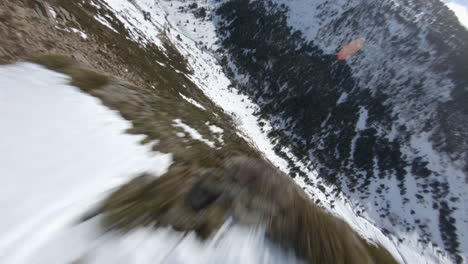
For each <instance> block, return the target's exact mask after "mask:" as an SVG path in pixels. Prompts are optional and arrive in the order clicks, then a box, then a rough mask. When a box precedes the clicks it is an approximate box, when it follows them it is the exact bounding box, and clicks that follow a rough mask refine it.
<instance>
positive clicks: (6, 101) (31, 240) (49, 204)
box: [0, 63, 301, 264]
mask: <svg viewBox="0 0 468 264" xmlns="http://www.w3.org/2000/svg"><path fill="white" fill-rule="evenodd" d="M68 81H69V78H68V77H67V76H66V75H63V74H59V73H56V72H53V71H50V70H47V69H45V68H43V67H41V66H38V65H35V64H31V63H18V64H14V65H8V66H0V117H1V120H2V121H3V122H2V130H1V132H0V148H1V149H2V152H1V161H0V168H2V180H3V182H2V185H1V186H2V187H0V188H1V191H0V208H1V209H2V217H1V220H0V263H8V264H9V263H14V264H23V263H24V264H30V263H38V264H50V263H57V264H63V263H71V262H74V261H84V263H87V264H88V263H89V264H91V263H96V264H97V263H126V264H132V263H135V264H146V263H148V264H150V263H151V264H153V263H171V264H173V263H195V264H198V263H199V264H206V263H213V264H216V263H231V264H237V263H247V264H256V263H277V264H280V263H301V262H300V261H298V260H297V259H296V258H295V257H294V255H293V254H292V253H287V252H283V251H282V250H280V249H279V248H277V247H276V246H275V245H272V244H271V243H269V242H268V241H266V240H265V237H264V233H263V230H252V229H248V228H246V227H242V226H238V225H236V224H233V223H232V221H230V220H228V221H226V223H225V225H224V226H223V227H222V228H221V229H220V231H219V232H218V233H217V234H216V235H215V236H214V237H213V238H212V239H210V240H208V241H207V242H205V243H202V242H201V241H200V240H198V239H197V238H196V236H195V234H193V233H190V234H188V235H186V236H184V235H182V234H181V233H178V232H175V231H173V230H171V229H170V228H167V229H158V230H156V231H155V230H154V229H150V228H147V229H145V228H140V229H137V230H134V231H132V232H130V233H127V234H125V235H122V234H116V233H104V232H103V230H101V228H100V225H99V220H100V217H96V218H92V219H91V220H88V221H86V222H83V223H80V222H79V219H80V218H81V217H83V215H84V214H85V213H86V212H88V211H89V210H92V209H93V208H94V207H95V206H96V205H97V204H98V203H99V201H100V200H102V199H103V198H104V197H105V196H106V195H107V194H108V193H109V191H112V190H113V188H115V187H117V186H119V185H120V184H123V183H125V182H127V181H128V180H129V179H130V178H131V177H133V176H137V175H138V173H141V172H144V171H148V172H152V173H154V174H155V175H161V174H163V173H164V172H166V171H167V169H168V167H169V166H170V164H171V162H172V156H171V155H170V154H162V153H157V152H151V151H150V146H148V145H146V146H144V145H141V144H139V141H140V140H141V139H142V138H143V137H142V136H135V135H128V134H124V133H123V132H124V130H125V129H127V128H129V127H130V124H129V123H128V122H127V121H125V120H124V119H123V118H121V117H120V116H119V115H118V114H117V113H116V112H114V111H112V110H109V109H107V108H106V107H105V106H103V105H102V104H101V103H100V102H99V100H98V99H96V98H94V97H92V96H90V95H87V94H85V93H82V92H81V91H79V89H78V88H76V87H73V86H70V85H68V84H67V83H68ZM212 129H213V130H214V131H215V132H216V133H220V132H222V131H220V128H217V127H214V126H213V127H212ZM79 263H81V262H79Z"/></svg>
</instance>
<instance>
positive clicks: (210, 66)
mask: <svg viewBox="0 0 468 264" xmlns="http://www.w3.org/2000/svg"><path fill="white" fill-rule="evenodd" d="M216 2H217V1H213V2H210V1H207V2H204V1H198V2H197V3H198V7H193V6H192V7H191V5H192V4H193V1H152V0H151V1H150V0H135V1H117V0H108V1H102V0H101V1H98V0H96V1H90V3H91V4H94V5H95V6H96V8H97V9H109V11H111V12H112V14H114V15H115V16H113V15H108V16H106V15H104V14H105V13H106V12H102V13H100V14H103V15H101V16H100V17H95V19H96V21H99V23H102V24H103V25H105V26H106V27H108V28H109V27H110V28H112V29H111V30H112V31H113V32H118V33H117V34H122V28H121V27H120V26H119V25H124V28H125V31H126V32H130V34H129V35H128V38H129V39H131V40H132V41H136V42H137V43H139V44H140V45H141V46H143V47H145V46H149V45H151V43H154V44H155V45H156V46H157V47H158V48H160V49H161V50H166V54H167V55H168V56H170V55H171V53H170V52H169V51H167V48H168V46H167V45H165V43H167V41H169V42H171V43H173V45H175V46H176V47H177V50H178V51H179V52H180V53H181V54H183V56H184V57H185V58H186V59H187V61H188V64H189V68H190V71H184V70H181V69H179V68H177V67H175V68H174V67H173V65H172V64H170V63H168V62H167V61H164V60H158V61H155V62H154V63H155V65H154V66H155V67H156V66H157V65H160V66H162V67H167V68H171V70H172V69H173V70H174V71H175V72H178V73H179V74H181V75H184V76H186V77H187V78H188V79H190V80H191V81H193V83H195V84H197V86H198V88H200V89H201V90H202V91H203V92H204V93H205V94H206V95H207V96H208V97H209V98H211V99H212V100H213V101H214V102H215V103H217V104H218V105H219V106H221V107H222V108H224V109H225V110H226V112H228V113H230V114H232V115H233V116H234V117H236V118H235V119H237V126H238V128H239V130H240V131H239V135H241V136H242V137H244V138H245V139H247V140H248V141H249V142H250V143H251V144H252V145H253V146H256V147H257V148H258V149H260V150H261V151H262V152H263V153H264V155H265V156H266V157H268V158H269V159H270V160H271V161H272V162H273V163H274V164H275V165H276V166H278V167H280V168H281V169H282V170H284V171H285V172H290V173H291V175H294V174H299V175H305V176H306V177H296V178H295V180H296V182H297V183H298V184H299V185H300V186H302V187H303V188H304V189H305V190H306V191H307V193H308V194H309V195H310V196H311V198H313V199H315V200H316V202H317V203H320V204H321V205H322V206H323V207H325V208H327V209H329V210H330V211H332V212H333V213H335V214H337V215H339V216H341V217H343V218H344V219H345V220H346V221H347V222H348V223H350V224H351V225H352V226H353V228H354V229H355V230H357V231H358V232H359V233H360V234H361V235H363V236H364V237H366V238H369V239H372V240H373V241H375V242H377V243H379V244H381V245H384V246H385V247H386V248H387V249H388V250H389V251H390V252H391V253H392V254H393V255H394V256H395V258H396V259H398V260H399V261H400V262H401V263H450V259H448V258H447V256H446V255H444V254H442V253H438V251H440V248H438V247H432V246H431V245H428V246H426V245H424V244H423V243H420V242H419V241H418V240H419V239H421V234H420V233H418V232H415V231H411V232H408V231H407V230H404V229H400V228H398V226H397V227H396V228H393V229H392V228H390V230H391V231H392V232H393V234H386V231H385V229H383V228H386V227H387V226H389V227H392V225H391V224H389V223H388V222H386V220H385V219H384V220H381V219H379V217H378V216H377V215H376V214H375V212H373V211H370V212H362V205H361V206H359V205H358V204H356V203H357V201H359V200H360V198H359V197H352V194H349V195H346V196H343V195H341V194H340V195H338V196H336V197H335V196H332V195H330V193H333V192H334V189H335V187H334V186H329V185H327V184H325V183H324V181H323V178H321V177H319V176H320V174H318V173H317V171H315V170H314V168H313V167H312V166H311V165H312V164H313V163H311V161H309V160H308V159H303V156H301V155H296V153H297V152H296V151H295V149H294V148H289V146H288V143H287V142H286V143H285V142H284V141H279V140H278V139H275V138H273V139H272V138H271V137H268V136H267V135H268V134H271V132H275V131H276V129H275V127H277V124H280V123H281V124H286V123H287V122H285V121H284V120H281V119H279V118H278V117H275V116H270V118H271V120H272V121H273V122H272V123H270V122H269V121H268V119H261V121H260V122H259V123H258V122H257V119H258V113H259V107H258V106H257V105H256V104H255V103H254V102H253V101H252V100H250V99H249V96H246V95H242V94H238V92H237V90H236V89H235V88H234V87H233V86H232V83H231V81H230V78H229V77H227V75H226V74H225V73H224V72H223V68H222V64H223V58H222V56H223V55H227V54H226V53H223V52H222V51H221V50H220V51H219V52H218V53H217V52H215V51H216V50H218V49H219V48H221V46H220V45H219V39H218V37H217V35H216V27H215V25H214V24H213V22H212V21H211V20H210V15H211V14H213V12H214V10H213V8H214V7H216V5H217V4H219V3H216ZM103 5H104V6H103ZM200 7H205V9H206V10H205V11H206V12H207V15H206V17H205V18H203V17H200V16H199V15H197V16H198V18H197V17H195V15H194V13H195V12H198V11H199V10H200V9H199V8H200ZM103 11H104V10H103ZM115 19H117V21H115ZM117 22H118V23H117ZM84 31H85V33H86V34H87V35H88V36H90V37H91V39H93V38H94V37H96V36H93V33H91V32H89V31H86V28H85V29H84ZM143 31H144V32H143ZM155 34H159V37H160V39H154V38H153V37H154V35H155ZM147 35H148V36H147ZM125 36H127V35H125ZM140 37H141V39H140ZM227 63H231V65H230V66H231V68H233V69H235V68H236V67H237V66H236V65H234V64H232V61H227ZM161 64H162V65H161ZM126 70H127V69H126ZM131 70H135V69H131ZM158 70H159V68H158ZM127 71H128V70H127ZM249 78H250V77H249V75H248V74H246V75H241V74H238V75H237V76H236V79H237V81H239V82H240V83H247V82H248V81H249ZM155 87H156V88H155ZM158 87H159V86H158V84H156V85H155V86H154V87H153V88H154V89H155V90H158ZM178 92H180V91H177V93H178ZM184 93H185V96H190V97H193V98H194V99H196V100H194V101H197V102H199V103H202V105H203V107H205V108H208V107H207V103H206V102H204V101H203V100H200V97H199V96H195V93H193V94H192V93H191V91H190V90H189V89H188V88H187V91H186V92H185V91H184ZM165 98H166V97H165ZM345 98H346V96H345V95H343V96H341V94H339V95H338V98H337V100H335V101H334V102H333V103H335V102H336V101H345ZM180 100H181V102H186V103H189V104H191V102H187V100H185V99H184V98H183V97H181V98H180ZM208 105H209V104H208ZM195 108H197V109H199V110H201V111H203V109H201V108H199V107H196V106H195ZM184 109H185V108H184ZM208 109H211V108H208ZM365 110H366V109H363V110H360V111H359V117H358V118H356V120H358V121H359V122H357V123H359V124H360V126H359V127H362V128H364V127H365V126H366V123H367V122H366V119H368V118H366V117H369V115H368V112H369V111H365ZM190 111H192V112H191V113H193V114H195V113H196V111H193V110H190ZM366 113H367V114H366ZM175 120H177V119H174V123H173V124H175V125H177V122H176V121H175ZM183 121H184V124H185V122H187V121H191V122H193V120H185V119H184V120H183ZM286 121H288V120H286ZM205 123H206V120H203V122H202V124H203V125H205ZM274 123H276V125H273V126H272V124H274ZM171 125H172V124H171ZM190 127H191V128H192V129H195V128H196V129H197V130H198V131H200V132H201V133H203V132H202V130H201V127H197V126H195V125H193V124H192V123H190ZM183 132H184V131H183V128H180V130H179V131H178V133H183ZM227 132H228V131H226V129H225V134H226V135H227ZM203 137H206V138H210V140H213V142H215V141H216V138H212V139H211V137H208V136H207V135H206V134H204V133H203ZM200 143H201V144H204V143H203V142H200ZM278 149H279V150H281V151H278ZM278 152H279V153H280V154H281V153H282V154H281V155H278ZM291 164H292V165H291ZM297 168H298V169H297ZM297 170H299V171H300V173H297ZM379 183H384V184H385V185H387V184H388V186H390V187H391V190H390V192H389V193H390V194H389V195H387V196H386V197H384V199H382V200H384V201H385V200H389V197H390V195H393V196H394V197H391V199H390V200H392V203H393V201H395V203H398V199H401V198H399V192H400V190H399V188H398V187H397V184H398V183H396V182H395V180H394V179H391V178H389V179H380V180H379ZM409 185H416V183H409ZM373 188H374V187H370V188H369V189H370V190H371V191H374V189H373ZM408 189H409V190H408V193H413V192H415V190H414V189H416V188H414V189H413V188H411V186H410V187H408ZM375 191H376V192H378V190H375ZM345 192H346V191H345ZM350 196H351V199H350ZM400 203H402V201H400ZM410 203H411V207H412V206H415V207H413V208H415V209H417V210H418V214H419V213H421V214H426V215H427V216H426V217H427V218H428V219H430V218H433V216H432V215H431V214H432V210H420V208H419V207H417V205H414V203H413V201H411V202H410ZM411 207H410V206H408V207H407V208H408V209H407V210H409V208H411ZM397 216H398V215H397ZM399 217H403V218H410V217H411V213H409V212H406V213H400V215H399ZM389 218H391V217H389ZM457 218H458V217H457ZM458 224H459V223H458ZM432 225H433V226H431V227H430V229H431V230H432V229H433V228H435V229H436V228H437V226H436V225H437V223H433V224H432ZM139 232H140V231H138V232H136V233H137V234H136V235H135V234H132V235H130V236H129V239H128V241H135V240H137V242H138V241H140V240H139V239H140V236H139V235H138V233H139ZM78 233H79V234H80V232H78ZM144 236H146V233H145V234H144ZM156 236H157V235H156ZM59 241H60V240H59ZM142 241H143V243H144V245H148V247H150V245H151V244H152V243H151V241H153V240H152V238H144V239H142ZM119 243H120V242H115V241H111V242H110V244H113V245H115V244H119ZM124 244H125V239H124ZM228 244H229V243H228ZM228 244H226V246H228ZM238 244H239V243H238ZM54 245H55V244H52V245H48V248H49V250H48V252H51V251H53V250H52V249H51V248H53V246H54ZM132 245H133V244H132V242H129V246H130V247H132ZM192 246H193V245H191V246H187V247H192ZM246 246H247V247H249V246H250V244H246ZM116 248H117V250H119V249H120V250H123V248H122V247H120V246H119V245H117V246H116V247H114V246H111V250H113V251H115V250H116ZM181 248H185V246H184V247H177V251H182V252H181V253H182V254H183V255H184V256H186V257H187V259H189V257H188V256H187V255H185V254H188V253H193V252H189V251H187V252H185V251H183V250H182V249H181ZM252 248H253V249H256V248H258V247H255V246H252ZM165 250H166V249H165ZM255 251H257V250H255ZM255 251H254V252H255ZM98 252H100V253H98V255H101V254H103V255H106V252H108V251H106V249H103V251H100V250H98ZM208 252H209V253H207V254H213V253H214V252H213V251H208ZM221 252H222V251H221ZM249 252H252V251H249ZM169 253H170V251H169ZM107 255H108V254H107ZM128 256H131V257H130V258H133V257H135V258H137V256H134V255H132V254H131V253H129V255H128ZM148 258H153V256H148ZM251 259H252V260H255V259H256V258H255V257H253V258H251ZM180 261H181V262H184V260H180Z"/></svg>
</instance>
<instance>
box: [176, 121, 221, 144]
mask: <svg viewBox="0 0 468 264" xmlns="http://www.w3.org/2000/svg"><path fill="white" fill-rule="evenodd" d="M173 126H174V127H180V128H182V129H183V130H184V132H185V133H187V134H189V135H190V137H192V138H193V139H195V140H198V141H200V142H203V143H205V144H206V145H208V147H210V148H215V143H214V142H212V141H209V140H208V139H205V138H203V136H202V135H201V134H200V132H198V131H197V130H196V129H195V128H192V127H190V126H189V125H187V124H184V122H182V120H180V119H175V120H174V124H173Z"/></svg>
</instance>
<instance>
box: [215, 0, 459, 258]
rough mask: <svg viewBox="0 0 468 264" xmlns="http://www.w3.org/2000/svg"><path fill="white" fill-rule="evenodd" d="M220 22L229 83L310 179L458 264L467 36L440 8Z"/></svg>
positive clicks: (316, 11)
mask: <svg viewBox="0 0 468 264" xmlns="http://www.w3.org/2000/svg"><path fill="white" fill-rule="evenodd" d="M217 14H218V15H219V17H218V32H219V33H220V34H221V36H222V44H223V45H222V46H223V48H224V49H225V50H227V51H228V53H229V54H230V57H229V58H228V60H229V59H230V60H231V61H230V63H227V65H228V68H229V69H230V70H231V72H232V73H233V74H232V75H231V76H232V77H233V78H234V79H236V78H237V79H238V81H237V83H238V84H240V85H241V87H242V89H243V90H244V91H246V92H247V93H248V94H250V95H251V96H252V97H253V98H254V99H255V100H256V102H257V103H259V105H260V106H261V108H262V110H263V113H264V114H265V115H266V116H268V117H269V118H270V119H271V120H274V126H275V127H277V128H279V130H280V131H281V132H283V133H284V134H285V135H286V137H287V138H289V140H290V142H291V143H292V145H293V146H294V148H296V149H298V152H299V155H300V156H301V157H304V158H306V159H310V160H312V161H313V162H314V165H315V167H316V169H317V170H318V172H319V176H320V177H322V178H324V179H326V181H327V182H329V183H331V184H333V185H336V186H337V188H338V189H337V190H336V191H339V192H343V193H344V194H345V196H347V197H349V198H351V199H352V200H353V201H355V202H356V203H357V204H359V205H360V206H359V207H360V208H361V210H360V211H361V213H362V214H364V215H366V217H367V218H369V219H373V220H372V221H375V222H376V223H378V226H380V227H381V228H384V229H385V230H386V231H388V232H391V233H394V234H396V236H397V237H399V241H400V242H402V241H403V240H405V239H406V238H404V236H405V234H408V233H411V232H415V233H416V234H418V236H420V238H419V239H418V240H419V242H420V243H421V247H424V245H429V244H432V245H434V246H436V247H441V248H443V249H445V250H447V251H448V252H450V254H451V255H452V257H453V259H454V260H456V261H458V262H460V261H462V258H463V257H462V256H463V255H465V253H464V252H467V238H466V235H465V234H464V231H463V230H466V228H467V221H468V219H467V216H466V213H465V211H466V208H467V207H466V206H467V195H466V175H467V171H468V170H467V164H468V163H467V151H466V150H467V141H466V139H467V132H468V131H467V129H466V126H465V125H464V124H466V121H467V118H468V115H467V112H466V103H465V102H466V96H467V92H466V87H467V86H468V80H467V78H466V75H464V74H463V72H466V69H467V63H466V58H467V56H466V55H467V54H466V51H467V50H468V49H467V47H468V32H467V31H466V29H465V28H464V27H463V26H461V25H460V23H459V22H458V20H457V18H456V17H455V16H454V15H453V13H452V12H451V11H450V10H449V9H448V8H447V7H446V6H445V5H444V4H443V3H442V2H440V1H379V2H371V1H333V2H330V1H228V2H226V3H225V4H222V5H221V7H220V8H219V9H218V11H217ZM359 38H363V39H365V41H366V42H365V45H364V47H363V48H362V49H361V51H360V52H359V53H358V54H356V55H355V56H353V57H351V58H349V59H348V60H347V61H345V62H343V61H338V60H337V59H336V57H335V54H336V53H337V52H338V51H339V50H340V49H341V48H342V47H343V46H344V45H346V44H347V43H348V42H350V41H352V40H354V39H359ZM232 65H235V67H232ZM239 75H246V76H249V78H248V79H246V78H245V77H240V78H239V77H238V76H239ZM302 176H304V175H302ZM304 177H306V178H308V176H304Z"/></svg>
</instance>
